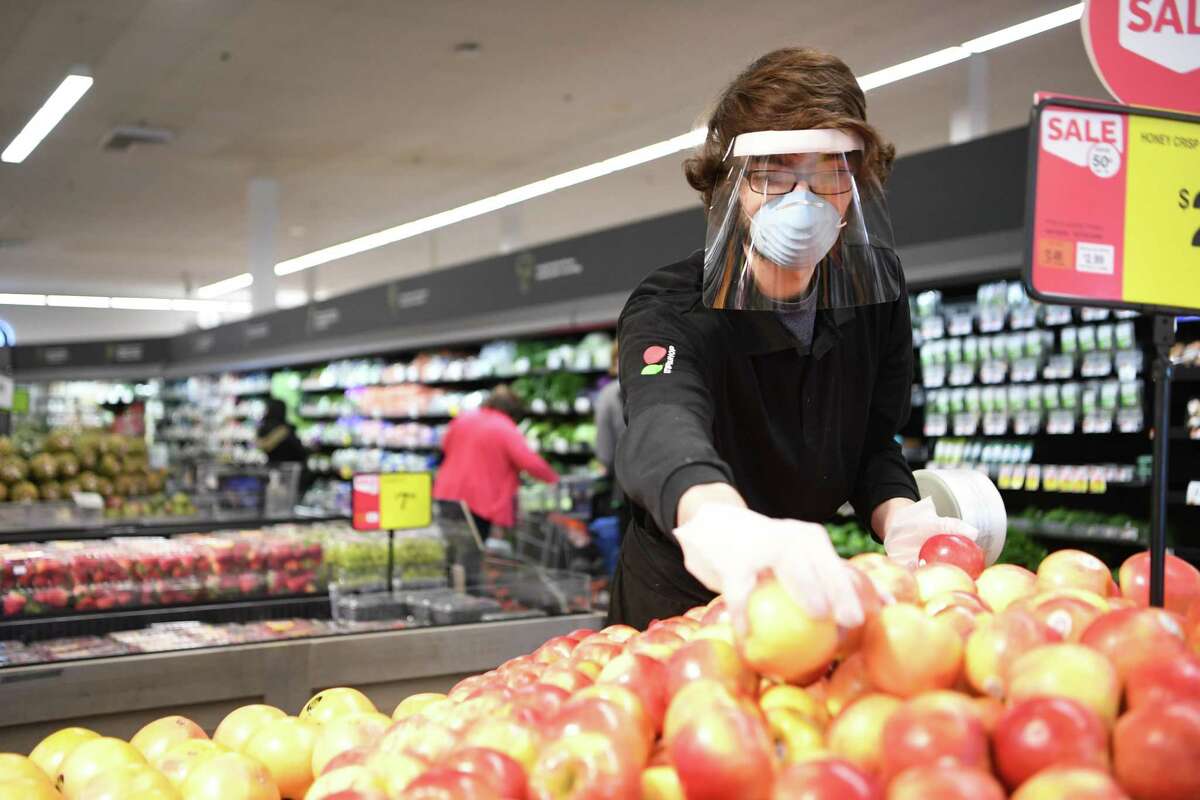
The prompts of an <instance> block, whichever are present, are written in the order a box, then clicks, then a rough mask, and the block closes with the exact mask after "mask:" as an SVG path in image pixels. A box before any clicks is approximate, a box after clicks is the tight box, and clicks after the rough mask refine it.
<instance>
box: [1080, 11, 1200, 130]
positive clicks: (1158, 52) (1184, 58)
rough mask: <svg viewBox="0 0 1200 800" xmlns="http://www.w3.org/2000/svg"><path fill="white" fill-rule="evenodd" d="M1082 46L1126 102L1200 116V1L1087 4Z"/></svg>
mask: <svg viewBox="0 0 1200 800" xmlns="http://www.w3.org/2000/svg"><path fill="white" fill-rule="evenodd" d="M1083 41H1084V44H1085V46H1086V47H1087V52H1088V57H1089V58H1090V59H1091V61H1092V67H1093V68H1094V69H1095V70H1096V74H1097V75H1098V76H1099V77H1100V80H1101V81H1102V82H1103V83H1104V86H1105V88H1106V89H1108V91H1109V92H1111V93H1112V95H1113V97H1115V98H1117V99H1118V100H1120V101H1121V102H1123V103H1130V104H1135V105H1143V106H1152V107H1155V108H1169V109H1176V110H1179V111H1189V112H1192V113H1197V112H1200V0H1087V6H1086V8H1085V9H1084V12H1083Z"/></svg>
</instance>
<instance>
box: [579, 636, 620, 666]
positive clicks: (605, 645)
mask: <svg viewBox="0 0 1200 800" xmlns="http://www.w3.org/2000/svg"><path fill="white" fill-rule="evenodd" d="M623 651H624V648H623V647H621V645H619V644H617V643H616V642H607V641H605V640H603V639H600V638H597V639H595V640H593V641H590V642H580V643H579V646H578V647H576V648H575V650H574V652H572V653H571V660H572V661H574V662H579V661H594V662H595V663H597V664H599V665H600V666H602V667H603V666H604V665H605V664H607V663H608V662H610V661H612V660H613V659H614V658H616V657H617V656H619V655H621V653H622V652H623Z"/></svg>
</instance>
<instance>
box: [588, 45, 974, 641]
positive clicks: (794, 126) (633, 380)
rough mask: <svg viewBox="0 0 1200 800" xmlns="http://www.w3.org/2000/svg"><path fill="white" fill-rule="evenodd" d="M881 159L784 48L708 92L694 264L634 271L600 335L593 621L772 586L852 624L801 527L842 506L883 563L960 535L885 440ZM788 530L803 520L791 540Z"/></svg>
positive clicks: (889, 433) (853, 601)
mask: <svg viewBox="0 0 1200 800" xmlns="http://www.w3.org/2000/svg"><path fill="white" fill-rule="evenodd" d="M893 154H894V151H893V148H892V147H891V146H890V145H889V144H887V143H886V142H884V141H883V140H882V138H881V137H880V135H879V134H878V133H877V132H876V130H875V129H874V128H873V127H871V126H870V125H869V124H868V123H867V117H866V102H865V100H864V97H863V92H862V90H861V89H860V88H859V86H858V82H857V81H856V80H855V78H854V75H853V74H852V73H851V72H850V70H849V68H848V67H847V66H846V65H845V64H843V63H842V62H841V61H840V60H839V59H837V58H835V57H833V56H831V55H828V54H826V53H823V52H820V51H817V50H812V49H798V48H791V49H783V50H776V51H774V52H771V53H768V54H767V55H765V56H763V57H762V58H760V59H758V60H757V61H755V62H754V63H753V64H751V65H750V66H749V67H748V68H747V69H746V70H745V71H744V72H743V73H742V74H741V75H739V76H738V77H737V78H736V79H735V80H734V81H733V83H732V84H730V86H729V87H728V88H727V89H726V90H725V92H724V94H723V95H722V96H721V98H720V99H719V101H718V103H717V105H716V108H715V110H714V111H713V113H712V117H711V119H710V120H709V122H708V135H707V138H706V139H705V142H704V144H703V145H702V146H701V147H700V149H699V151H698V152H697V153H696V155H695V156H694V157H692V158H691V159H689V160H688V161H687V164H686V173H687V179H688V183H690V184H691V186H692V187H693V188H695V189H696V190H697V191H699V192H700V195H701V197H702V198H703V200H704V204H705V207H706V208H707V209H708V233H707V236H706V241H705V249H704V251H703V252H697V253H695V254H694V255H693V256H691V257H690V258H688V259H687V260H685V261H681V262H679V263H677V264H672V265H670V266H667V267H663V268H662V269H659V270H657V271H655V272H654V273H652V274H651V275H650V276H649V277H647V278H646V280H645V281H643V283H642V284H641V285H640V286H639V287H638V288H637V289H636V290H635V291H634V293H633V295H632V296H631V297H630V298H629V301H628V302H627V303H626V305H625V309H624V311H623V312H622V314H621V319H620V323H619V326H618V334H619V336H620V340H621V368H620V380H621V387H622V390H623V393H624V399H625V414H626V418H627V420H628V424H629V427H628V430H627V431H626V433H625V435H624V437H623V438H622V440H621V444H620V447H619V449H618V453H617V474H618V475H620V476H621V482H622V485H623V487H624V489H625V491H626V493H627V494H628V495H629V497H630V498H631V499H632V500H633V508H632V521H631V523H630V525H629V528H628V530H627V531H626V534H625V539H624V543H623V545H622V550H621V558H620V563H619V565H618V567H617V572H616V575H615V576H614V579H613V586H612V600H611V605H610V610H609V617H610V621H612V622H623V623H626V624H629V625H633V626H635V627H638V628H644V627H645V626H646V625H647V624H649V622H650V621H651V620H653V619H655V618H665V617H669V616H672V615H676V614H680V613H682V612H683V611H685V610H686V609H688V608H690V607H692V606H695V605H700V604H703V603H705V602H707V601H708V600H710V599H711V598H712V596H713V592H724V593H725V595H726V597H727V598H728V599H729V600H730V602H731V603H732V604H733V605H734V606H735V608H736V607H738V606H740V605H741V603H742V602H744V598H745V596H746V594H747V593H748V592H749V590H750V589H751V588H752V585H753V582H754V580H755V577H756V576H757V575H758V573H759V572H760V571H761V570H762V569H764V568H767V567H770V568H773V569H774V571H775V574H776V575H777V576H778V577H779V578H780V580H781V582H782V583H783V584H784V585H785V586H786V587H787V588H788V590H789V592H790V593H791V594H792V596H793V597H794V598H795V599H796V601H797V602H799V603H800V604H801V605H802V606H803V607H805V608H806V609H808V611H809V612H810V613H812V614H814V615H830V614H831V615H832V616H834V618H835V619H836V620H837V621H838V622H839V623H840V624H842V625H847V626H851V625H856V624H859V623H860V622H861V620H862V609H861V607H860V605H859V603H858V600H857V597H856V595H855V593H854V591H853V590H852V588H851V585H850V582H849V576H848V574H847V571H846V567H845V565H844V563H843V562H842V561H841V560H840V559H839V558H838V557H837V555H836V553H835V552H834V550H833V547H832V545H831V544H830V542H829V538H828V536H827V535H826V533H825V529H824V528H823V527H821V526H820V525H819V524H815V523H816V522H820V521H824V520H827V519H829V518H830V517H832V516H833V515H834V513H835V512H836V511H837V509H838V508H839V507H840V506H841V505H842V504H843V503H845V502H846V501H847V500H849V501H850V502H851V503H852V504H853V506H854V508H855V509H856V510H857V512H858V513H859V516H860V517H862V518H863V519H864V521H866V522H868V523H869V524H870V526H871V529H872V530H873V531H874V532H875V533H876V535H878V536H879V537H880V538H882V539H883V541H884V545H885V547H886V548H887V551H888V553H889V554H890V555H891V556H893V557H895V558H898V559H901V560H903V561H906V562H912V561H915V559H916V554H917V551H918V550H919V549H920V546H921V544H922V543H923V542H924V540H925V539H926V538H928V537H929V536H932V535H933V534H935V533H961V534H964V535H967V536H970V537H972V538H974V537H975V536H976V532H975V530H974V528H972V527H970V526H969V525H966V524H965V523H963V522H961V521H959V520H952V519H944V518H939V517H938V516H937V514H936V513H935V512H934V510H933V506H932V503H931V502H930V501H922V502H920V503H918V502H916V501H917V488H916V483H915V481H914V479H913V475H912V472H911V470H910V469H909V467H908V465H907V464H906V463H905V461H904V458H903V457H902V455H901V452H900V447H899V445H898V444H897V443H896V440H895V436H896V433H897V431H898V430H899V428H900V427H901V426H902V425H903V424H904V422H905V420H906V419H907V416H908V412H909V397H910V390H911V384H912V378H913V351H912V331H911V328H910V322H909V313H908V296H907V293H906V291H905V286H904V276H903V273H902V271H901V268H900V262H899V260H898V258H897V257H896V253H895V251H894V249H893V247H892V232H891V222H890V219H889V216H888V212H887V207H886V203H885V200H884V196H883V189H882V183H883V181H884V180H885V179H886V177H887V173H888V171H889V169H890V166H891V161H892V157H893ZM801 520H807V521H801Z"/></svg>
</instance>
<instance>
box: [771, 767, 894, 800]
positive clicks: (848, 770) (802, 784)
mask: <svg viewBox="0 0 1200 800" xmlns="http://www.w3.org/2000/svg"><path fill="white" fill-rule="evenodd" d="M771 800H883V791H882V790H881V789H880V788H879V784H878V783H877V782H876V780H875V779H874V778H872V777H871V776H870V775H868V774H867V773H865V772H863V771H862V770H861V769H859V768H858V767H856V766H854V765H853V764H851V763H850V762H849V761H843V760H842V759H840V758H821V759H816V760H813V761H806V762H805V763H803V764H790V765H788V766H787V767H786V768H785V769H784V770H783V772H781V773H780V774H779V777H777V778H776V779H775V787H774V789H773V790H772V792H771Z"/></svg>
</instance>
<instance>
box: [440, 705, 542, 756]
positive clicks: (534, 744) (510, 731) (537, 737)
mask: <svg viewBox="0 0 1200 800" xmlns="http://www.w3.org/2000/svg"><path fill="white" fill-rule="evenodd" d="M564 707H565V706H564ZM559 713H562V712H561V711H560V712H559ZM545 738H546V735H545V730H544V729H543V728H542V726H540V725H535V724H532V723H529V722H523V721H521V720H517V719H512V718H504V717H495V718H488V719H481V720H479V721H477V722H476V723H475V724H474V725H472V726H471V727H470V728H469V729H468V730H467V732H466V733H465V734H464V735H463V737H462V740H461V743H460V746H464V747H487V748H490V749H492V750H497V751H499V752H501V753H504V754H505V755H506V756H508V757H509V758H511V759H512V760H513V761H516V762H517V763H518V764H520V765H521V766H522V767H524V768H525V769H529V768H530V767H531V766H532V765H533V762H534V761H535V760H536V759H537V754H538V750H539V749H541V747H542V743H543V741H544V739H545Z"/></svg>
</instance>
